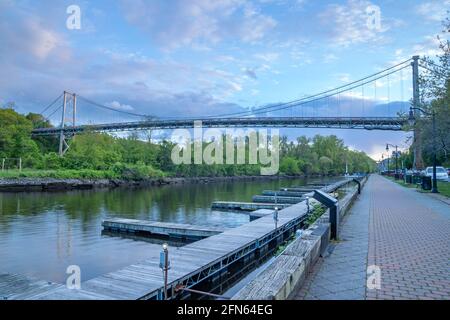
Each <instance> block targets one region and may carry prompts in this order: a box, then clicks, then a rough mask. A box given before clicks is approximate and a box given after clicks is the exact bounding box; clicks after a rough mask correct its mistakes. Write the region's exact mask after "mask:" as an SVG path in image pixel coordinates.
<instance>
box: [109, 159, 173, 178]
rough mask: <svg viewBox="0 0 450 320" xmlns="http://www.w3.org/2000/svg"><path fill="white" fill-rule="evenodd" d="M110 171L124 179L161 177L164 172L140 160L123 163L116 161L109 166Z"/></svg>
mask: <svg viewBox="0 0 450 320" xmlns="http://www.w3.org/2000/svg"><path fill="white" fill-rule="evenodd" d="M111 171H112V173H113V174H114V175H115V176H117V177H119V178H122V179H126V180H142V179H145V178H157V177H163V176H164V173H163V172H162V171H160V170H157V169H155V168H153V167H152V166H147V165H145V164H143V163H142V162H138V163H137V164H124V163H120V162H117V163H115V164H114V165H113V166H112V168H111Z"/></svg>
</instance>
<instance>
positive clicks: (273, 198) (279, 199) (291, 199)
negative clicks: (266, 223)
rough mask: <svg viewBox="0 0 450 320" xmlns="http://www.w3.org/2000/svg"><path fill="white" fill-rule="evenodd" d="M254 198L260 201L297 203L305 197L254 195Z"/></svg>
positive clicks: (255, 200)
mask: <svg viewBox="0 0 450 320" xmlns="http://www.w3.org/2000/svg"><path fill="white" fill-rule="evenodd" d="M252 200H253V201H254V202H259V203H276V204H280V203H283V204H296V203H299V202H300V201H303V200H304V199H303V198H299V197H281V196H253V198H252Z"/></svg>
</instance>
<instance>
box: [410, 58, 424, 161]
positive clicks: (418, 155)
mask: <svg viewBox="0 0 450 320" xmlns="http://www.w3.org/2000/svg"><path fill="white" fill-rule="evenodd" d="M411 66H412V68H413V77H412V78H413V107H415V108H419V107H420V88H419V56H414V57H413V62H412V63H411ZM419 116H420V115H419V113H418V110H416V109H415V110H414V117H415V118H416V119H417V118H418V117H419ZM413 148H414V161H413V169H423V166H424V164H423V158H422V141H421V137H420V129H419V128H418V127H417V126H414V137H413Z"/></svg>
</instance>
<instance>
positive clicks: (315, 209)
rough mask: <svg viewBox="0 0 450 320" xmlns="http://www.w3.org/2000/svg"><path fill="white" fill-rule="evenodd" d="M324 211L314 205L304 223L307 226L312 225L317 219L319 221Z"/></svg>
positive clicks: (322, 208)
mask: <svg viewBox="0 0 450 320" xmlns="http://www.w3.org/2000/svg"><path fill="white" fill-rule="evenodd" d="M325 211H326V209H325V207H324V206H322V205H321V204H315V205H314V206H313V209H312V210H311V213H310V214H309V216H308V218H307V219H306V221H305V223H306V225H307V226H310V225H312V224H313V223H314V222H315V221H316V220H317V219H319V218H320V217H321V216H322V215H323V214H324V213H325Z"/></svg>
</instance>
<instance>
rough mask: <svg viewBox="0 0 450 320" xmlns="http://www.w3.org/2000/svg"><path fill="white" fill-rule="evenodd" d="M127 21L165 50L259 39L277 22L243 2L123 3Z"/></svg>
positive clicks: (136, 0) (175, 0) (176, 0)
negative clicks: (235, 40) (224, 41)
mask: <svg viewBox="0 0 450 320" xmlns="http://www.w3.org/2000/svg"><path fill="white" fill-rule="evenodd" d="M122 8H123V12H124V14H125V18H126V20H127V21H128V22H129V23H130V24H132V25H134V26H136V27H138V28H139V29H140V30H141V31H143V32H144V33H146V34H147V35H148V36H149V39H150V40H151V41H155V42H156V43H157V44H158V46H160V47H162V48H164V49H169V50H172V49H177V48H179V47H182V46H198V45H201V44H213V45H214V44H217V43H219V42H221V41H223V40H224V39H239V40H240V41H243V42H253V41H257V40H260V39H262V38H263V37H264V36H265V34H266V33H267V32H268V31H269V30H271V29H273V28H274V27H275V26H276V24H277V23H276V21H275V20H274V19H273V18H272V17H270V16H268V15H265V14H262V13H261V12H260V11H259V10H258V8H257V7H256V6H255V5H253V4H251V3H250V2H247V1H244V0H215V1H210V0H190V1H189V2H186V1H185V0H173V1H144V0H133V1H130V0H122Z"/></svg>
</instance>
